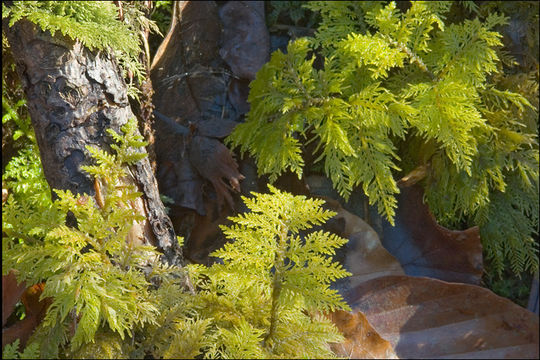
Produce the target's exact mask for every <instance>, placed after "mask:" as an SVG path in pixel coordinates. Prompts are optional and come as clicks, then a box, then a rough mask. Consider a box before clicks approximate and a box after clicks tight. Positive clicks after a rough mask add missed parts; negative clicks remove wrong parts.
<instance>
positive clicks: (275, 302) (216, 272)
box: [150, 186, 348, 359]
mask: <svg viewBox="0 0 540 360" xmlns="http://www.w3.org/2000/svg"><path fill="white" fill-rule="evenodd" d="M269 188H270V191H271V194H257V193H253V197H252V198H243V199H244V202H245V204H246V206H247V207H248V208H249V209H250V210H251V212H249V213H245V214H241V215H239V216H237V217H232V218H230V219H231V220H232V221H233V222H234V225H232V226H230V227H226V226H223V227H222V229H223V231H224V232H225V234H226V236H227V237H228V238H229V239H231V240H233V241H232V242H230V243H227V244H226V245H225V246H224V247H223V248H222V249H220V250H218V251H216V252H215V253H214V254H213V255H214V256H217V257H219V258H220V259H221V260H222V263H217V264H214V265H212V266H211V267H209V268H207V267H204V266H202V265H189V266H188V268H189V271H190V274H191V277H192V281H193V284H194V286H195V287H196V288H197V289H198V292H197V294H196V295H189V294H184V295H175V296H176V298H177V301H178V302H177V304H175V306H173V307H172V308H170V309H165V310H167V312H166V313H165V314H162V318H163V317H165V319H163V320H161V321H163V323H164V324H165V325H164V326H165V328H166V327H167V326H169V327H171V325H167V324H170V323H171V320H172V319H174V321H173V323H174V324H175V325H174V326H173V327H172V329H170V330H164V327H163V326H162V325H161V323H160V325H159V328H157V329H156V330H155V331H156V332H157V334H159V335H160V337H161V338H162V339H163V333H164V332H169V334H170V335H169V338H168V339H169V340H168V341H165V342H163V341H162V342H161V343H158V345H156V347H157V348H158V353H162V354H163V355H164V356H165V357H174V358H188V357H193V356H196V355H199V354H201V353H203V354H204V356H205V357H223V358H236V359H242V358H269V357H272V358H273V357H278V358H319V357H330V356H333V354H332V352H331V351H330V349H329V347H328V343H329V342H339V341H341V340H342V337H341V335H340V334H339V333H338V331H337V329H336V328H335V326H334V325H333V324H332V323H331V322H330V321H329V320H328V319H327V318H326V317H324V316H323V315H321V314H320V313H319V312H322V311H332V310H335V309H348V306H347V305H346V304H345V303H344V301H343V299H342V298H341V296H340V295H338V293H337V291H336V290H333V289H330V288H329V284H330V283H331V282H332V281H334V280H336V279H339V278H343V277H345V276H347V275H348V273H347V272H346V271H345V270H343V268H342V267H341V265H339V264H337V263H335V262H332V259H331V258H330V256H332V255H334V253H335V251H334V250H335V248H337V247H339V246H341V245H343V244H344V243H345V242H346V241H347V240H345V239H342V238H339V237H338V236H336V235H333V234H330V233H324V232H322V231H318V232H312V233H309V234H307V235H306V236H300V232H301V231H303V230H306V229H309V228H311V227H312V226H313V225H320V224H322V223H323V222H324V221H326V220H327V219H328V218H330V217H331V216H333V215H334V213H333V212H331V211H327V210H323V209H321V207H320V206H321V205H322V204H323V201H322V200H315V199H306V198H305V197H303V196H293V195H292V194H289V193H285V192H281V191H279V190H277V189H275V188H273V187H272V186H269ZM159 291H160V292H161V291H163V292H167V293H169V294H170V293H176V294H178V292H179V291H178V290H176V291H174V288H173V289H167V287H165V288H164V289H160V290H159ZM164 296H170V295H167V294H164ZM150 342H151V343H153V344H156V341H155V339H153V338H152V339H150Z"/></svg>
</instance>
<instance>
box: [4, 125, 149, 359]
mask: <svg viewBox="0 0 540 360" xmlns="http://www.w3.org/2000/svg"><path fill="white" fill-rule="evenodd" d="M135 129H136V122H135V121H134V120H132V121H130V122H129V123H128V124H127V125H125V126H123V127H122V130H123V131H124V132H125V133H126V134H125V136H123V137H121V136H118V135H116V134H114V136H113V137H114V138H115V139H116V140H117V141H118V142H119V145H115V146H114V148H115V150H116V151H117V155H116V156H114V155H108V154H106V153H104V152H103V151H100V150H96V149H94V150H92V149H89V150H90V151H91V153H92V154H93V156H94V158H95V159H96V160H97V163H98V164H99V165H98V166H87V167H85V169H86V170H87V171H88V172H89V173H91V174H94V175H95V176H97V179H98V180H99V181H100V182H101V184H102V186H103V190H104V192H105V193H106V194H107V196H106V201H105V206H103V208H101V207H98V206H96V204H95V202H94V200H93V198H92V197H89V196H87V195H77V196H74V195H73V194H72V193H71V192H70V191H69V190H68V191H60V190H55V192H56V194H57V195H58V197H59V199H58V200H56V201H54V202H53V203H52V204H51V208H49V209H47V211H48V213H49V214H50V215H49V216H48V218H49V219H50V223H49V224H48V227H47V226H46V225H45V224H44V223H43V220H44V219H41V221H35V222H33V223H29V220H30V221H32V220H36V219H37V218H38V217H39V214H36V213H35V210H40V209H41V208H40V207H39V206H36V207H35V206H33V205H35V202H34V203H33V202H31V200H32V197H30V198H29V199H28V200H30V202H28V201H27V202H26V203H25V202H24V201H22V202H21V203H22V204H23V205H19V204H20V203H19V202H17V201H16V200H15V198H14V197H13V195H12V196H11V197H10V199H9V200H8V203H7V206H6V207H3V208H2V212H3V218H4V216H5V219H6V220H4V222H3V226H4V228H5V229H6V231H5V234H6V235H7V236H4V237H3V239H2V245H3V250H4V251H3V254H2V260H3V262H2V273H3V274H6V273H7V272H8V271H9V270H10V269H15V270H16V272H17V274H18V280H19V281H23V280H24V281H27V283H29V284H33V283H37V282H41V281H43V280H45V281H46V285H45V290H44V292H43V295H42V296H43V297H51V298H52V299H53V302H52V305H51V306H50V307H49V309H48V311H47V315H46V317H45V319H44V321H43V323H42V324H41V331H40V332H39V333H40V337H38V340H37V341H38V342H39V343H40V351H41V355H42V356H53V357H55V356H58V353H59V349H60V346H62V345H63V344H64V343H65V342H66V340H67V339H68V334H69V333H70V329H69V326H70V324H72V325H74V324H76V326H75V327H74V328H73V329H71V331H73V333H72V336H70V339H69V340H70V350H71V351H75V350H77V349H78V348H79V347H80V346H81V345H83V344H85V343H88V342H90V341H92V340H93V339H94V336H95V334H96V332H97V331H98V329H99V328H100V327H102V326H104V327H106V328H109V329H110V330H112V331H114V332H116V333H118V334H119V335H120V337H121V338H122V339H124V338H125V336H126V335H127V336H131V335H132V330H133V328H134V326H135V325H137V324H140V325H142V324H145V323H149V322H153V321H155V320H154V319H155V317H156V314H157V309H156V307H155V305H154V304H152V303H151V302H150V301H149V289H148V288H149V283H148V281H147V280H146V278H145V275H144V273H143V272H142V270H143V269H144V268H145V266H146V263H147V262H149V261H152V260H153V258H154V257H156V256H157V252H156V250H155V249H154V248H153V247H149V246H136V245H134V244H132V243H131V242H127V241H126V236H127V234H128V231H129V230H130V228H131V227H132V225H133V222H134V221H138V220H141V219H142V216H141V215H138V214H136V213H135V212H134V211H135V210H133V209H132V207H131V206H129V202H130V201H132V200H134V199H136V198H137V197H139V196H140V193H137V192H136V191H135V189H134V187H133V186H126V185H122V184H121V183H120V177H122V176H124V175H126V172H125V167H124V166H123V165H121V164H125V163H132V162H133V161H136V160H137V159H140V158H141V157H142V156H143V155H144V154H142V153H140V152H137V151H135V150H133V149H132V147H133V146H135V147H138V146H141V145H144V143H143V142H141V137H140V136H137V135H136V134H135ZM34 164H36V162H34ZM37 164H38V163H37ZM40 190H42V189H40ZM19 193H20V191H19ZM23 199H25V200H26V198H23ZM39 204H41V203H39ZM41 205H43V204H41ZM27 210H30V211H29V212H30V214H28V213H27ZM68 211H70V212H72V213H73V214H74V216H75V218H76V219H77V227H76V228H70V227H67V226H66V225H64V223H65V217H66V214H67V213H68ZM29 215H30V217H29ZM46 218H47V217H46Z"/></svg>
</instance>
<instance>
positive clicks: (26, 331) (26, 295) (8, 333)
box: [2, 272, 52, 348]
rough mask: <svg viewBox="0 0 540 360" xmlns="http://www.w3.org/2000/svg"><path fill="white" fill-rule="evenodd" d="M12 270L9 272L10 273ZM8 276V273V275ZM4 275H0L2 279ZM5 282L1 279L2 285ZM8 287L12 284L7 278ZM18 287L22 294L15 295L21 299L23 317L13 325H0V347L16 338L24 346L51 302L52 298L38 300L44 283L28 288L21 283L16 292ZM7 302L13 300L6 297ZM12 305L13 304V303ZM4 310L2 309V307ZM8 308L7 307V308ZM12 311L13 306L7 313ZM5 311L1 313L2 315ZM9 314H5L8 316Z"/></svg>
mask: <svg viewBox="0 0 540 360" xmlns="http://www.w3.org/2000/svg"><path fill="white" fill-rule="evenodd" d="M12 273H13V272H10V274H12ZM8 276H9V275H8ZM4 278H5V277H2V280H4ZM5 284H6V283H5V282H4V281H2V285H5ZM7 285H8V289H11V288H10V286H11V285H12V280H11V279H8V281H7ZM20 287H23V292H22V296H21V295H19V296H18V297H17V301H16V302H18V301H19V299H20V300H21V301H22V303H23V305H24V309H25V314H26V316H25V318H24V319H23V320H21V321H17V322H16V323H14V324H13V325H11V326H10V327H8V328H4V327H2V347H4V346H5V345H7V344H11V343H12V342H13V341H15V340H16V339H19V340H20V343H19V346H20V347H21V348H23V347H24V345H25V344H26V341H28V338H29V337H30V335H32V333H33V332H34V330H35V328H36V327H37V326H38V325H39V324H40V323H41V321H42V320H43V318H44V317H45V314H46V313H47V308H48V307H49V305H50V304H51V303H52V299H50V298H47V299H44V300H42V301H40V300H39V298H40V296H41V294H42V293H43V290H44V288H45V284H44V283H40V284H35V285H33V286H30V287H28V288H24V284H21V286H19V287H18V288H17V292H20ZM4 289H5V287H3V288H2V292H3V294H4ZM8 302H9V304H11V303H12V302H13V300H12V299H8ZM13 307H14V304H13ZM2 310H4V309H2ZM8 310H9V309H8ZM12 311H13V308H11V311H9V314H11V312H12ZM4 314H5V313H3V314H2V316H3V317H4V316H5V315H4ZM9 314H7V315H8V316H9Z"/></svg>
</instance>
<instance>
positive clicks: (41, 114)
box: [2, 20, 183, 265]
mask: <svg viewBox="0 0 540 360" xmlns="http://www.w3.org/2000/svg"><path fill="white" fill-rule="evenodd" d="M2 27H3V30H4V32H5V34H6V35H7V37H8V40H9V43H10V46H11V49H12V52H13V56H14V58H15V61H16V64H17V72H18V74H19V76H20V78H21V83H22V86H23V89H24V92H25V94H26V98H27V105H28V109H29V112H30V116H31V120H32V125H33V127H34V130H35V133H36V139H37V143H38V146H39V150H40V155H41V161H42V164H43V170H44V173H45V177H46V179H47V181H48V183H49V185H50V186H51V188H55V189H63V190H66V189H68V190H71V191H72V192H73V193H87V194H90V195H93V196H95V190H94V187H93V181H92V178H91V177H90V176H89V175H88V174H86V173H84V172H83V171H82V170H81V169H80V166H81V165H89V164H90V163H91V160H90V157H89V154H88V152H87V150H86V148H85V147H86V146H87V145H93V146H98V147H100V148H103V149H106V150H110V147H109V144H110V142H111V139H110V138H109V137H108V136H107V135H106V132H105V130H106V129H107V128H112V129H114V130H115V131H116V132H120V127H121V126H122V125H124V124H125V123H126V122H127V121H128V120H129V119H130V118H133V117H134V115H133V113H132V111H131V108H130V106H129V102H128V98H127V95H126V84H125V82H124V80H123V79H122V77H121V76H120V71H119V69H118V65H117V63H116V61H115V59H114V58H113V57H112V55H110V54H109V53H108V52H105V51H103V52H97V51H96V52H91V51H89V50H88V49H86V48H85V47H84V46H82V45H81V44H80V43H78V42H75V41H72V40H71V39H69V38H65V37H62V36H61V35H60V33H59V32H57V33H56V34H55V36H51V35H50V33H49V32H43V31H41V30H39V29H38V28H37V27H36V26H35V25H34V24H32V23H30V22H29V21H26V20H21V21H18V22H17V23H16V24H14V25H13V26H12V27H8V26H7V23H6V21H5V20H4V21H3V23H2ZM140 151H146V150H144V149H142V150H140ZM130 170H131V173H132V177H133V179H132V181H133V182H134V183H135V184H136V185H137V186H138V188H139V191H141V192H142V193H143V196H142V201H141V203H139V204H136V208H138V210H139V211H142V212H144V215H145V216H146V218H147V220H146V221H145V223H144V224H141V228H142V229H144V230H143V232H142V236H143V239H141V240H143V242H146V243H150V244H153V245H155V246H156V247H157V248H158V249H159V250H160V251H162V252H163V253H164V257H165V259H166V261H167V262H169V263H171V264H178V265H181V264H182V263H183V258H182V253H181V250H180V248H179V246H178V242H177V240H176V236H175V233H174V230H173V227H172V223H171V221H170V219H169V217H168V216H167V215H166V213H165V209H164V207H163V204H162V202H161V199H160V197H159V192H158V188H157V183H156V180H155V178H154V175H153V173H152V170H151V168H150V164H149V161H148V159H147V158H145V159H144V160H142V161H140V162H138V163H137V164H136V165H134V166H132V167H131V168H130Z"/></svg>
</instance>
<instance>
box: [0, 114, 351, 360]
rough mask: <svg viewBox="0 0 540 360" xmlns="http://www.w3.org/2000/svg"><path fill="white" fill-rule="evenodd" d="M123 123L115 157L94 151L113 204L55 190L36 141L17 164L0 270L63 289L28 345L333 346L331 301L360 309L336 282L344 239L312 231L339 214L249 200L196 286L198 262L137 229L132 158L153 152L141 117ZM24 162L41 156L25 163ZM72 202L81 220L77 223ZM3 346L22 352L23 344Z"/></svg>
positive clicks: (101, 353) (10, 172) (82, 350)
mask: <svg viewBox="0 0 540 360" xmlns="http://www.w3.org/2000/svg"><path fill="white" fill-rule="evenodd" d="M122 131H123V132H124V135H122V136H121V135H118V134H116V133H115V132H114V131H110V130H109V134H110V135H111V136H112V137H113V139H114V140H115V141H116V144H115V145H112V148H113V149H114V150H115V151H116V155H112V154H108V153H107V152H105V151H102V150H100V149H92V148H89V149H88V150H89V152H90V153H91V154H92V156H93V158H94V159H95V161H96V165H94V166H86V167H84V170H86V171H87V172H89V173H90V174H92V175H93V176H95V177H96V179H97V181H99V183H100V184H101V188H102V192H103V195H104V203H103V206H97V204H96V203H95V201H94V200H93V198H92V197H89V196H86V195H78V196H74V195H73V194H71V193H70V192H69V191H58V190H55V192H56V193H57V194H58V197H59V199H58V200H56V201H54V202H52V201H51V199H50V195H49V192H48V191H47V189H46V182H45V180H44V179H43V175H42V171H41V167H40V166H39V164H40V163H39V159H38V158H37V155H36V153H35V152H30V151H25V152H23V153H22V154H21V155H20V156H19V157H18V158H15V159H14V160H13V161H12V162H11V163H10V164H9V165H8V167H7V171H6V175H5V179H6V180H8V179H9V181H8V182H7V184H8V186H9V189H10V190H11V194H10V197H9V199H8V201H7V203H6V204H5V206H3V209H2V210H3V227H4V237H3V241H2V245H3V253H2V260H3V262H2V272H3V274H6V273H7V272H8V271H9V270H10V269H15V271H16V273H17V274H18V275H17V277H18V280H19V281H23V280H24V281H27V283H30V284H32V283H36V282H41V281H44V282H45V290H44V293H43V295H42V298H45V297H49V298H51V299H52V305H51V306H50V307H49V308H48V311H47V314H46V316H45V319H44V321H43V322H42V323H41V325H40V326H39V327H38V328H37V329H36V331H35V333H34V334H33V335H32V337H31V338H30V340H29V342H28V346H27V348H26V349H25V351H24V352H23V354H22V355H21V357H23V356H26V355H24V354H30V353H32V354H33V355H32V356H33V357H35V356H36V351H39V356H41V357H59V356H62V357H69V358H79V357H83V358H88V357H90V358H143V357H145V356H146V355H148V354H152V356H154V357H155V358H163V357H164V358H194V357H196V356H199V357H200V356H204V357H206V358H215V357H224V358H267V357H284V358H291V357H308V358H315V357H331V356H333V353H332V352H331V351H330V348H329V345H328V343H329V342H339V341H341V340H342V336H341V335H340V334H339V332H338V330H337V329H336V327H335V326H334V325H333V324H332V323H331V322H330V320H328V318H326V317H325V316H323V315H322V313H323V312H326V311H332V310H335V309H348V306H347V305H346V304H345V303H344V301H343V299H342V298H341V297H340V296H339V295H338V293H337V291H336V290H333V289H330V288H329V285H330V283H331V282H332V281H334V280H336V279H339V278H343V277H345V276H347V275H348V273H347V272H346V271H345V270H344V269H343V268H342V267H341V265H338V264H337V263H335V262H333V261H332V259H331V256H332V255H334V253H335V251H334V250H335V248H337V247H339V246H341V245H342V244H344V243H345V242H346V240H345V239H342V238H339V237H337V236H336V235H333V234H329V233H324V232H322V231H318V232H312V233H309V234H305V233H304V232H303V231H304V230H306V229H309V228H311V227H312V226H314V225H320V224H322V223H323V222H324V221H326V220H327V219H328V218H330V217H331V216H333V215H334V213H333V212H331V211H327V210H323V209H321V207H320V206H321V205H322V204H323V201H322V200H310V199H306V198H305V197H302V196H293V195H291V194H288V193H282V192H280V191H278V190H277V189H275V188H273V187H271V186H270V189H271V192H272V194H254V198H249V199H248V198H245V199H244V200H245V202H246V205H247V206H248V207H249V208H250V210H251V212H250V213H247V214H243V215H239V216H237V217H234V218H232V220H233V221H234V222H235V225H233V226H230V227H224V228H223V230H224V232H225V234H226V235H227V237H229V238H230V239H231V240H232V242H231V243H229V244H227V245H226V246H225V247H224V248H223V249H221V250H218V251H216V252H215V253H214V255H215V256H216V257H219V258H221V263H218V264H214V265H213V266H211V267H209V268H207V267H204V266H201V265H191V266H188V268H187V270H188V271H189V274H190V278H191V281H192V283H193V284H194V285H195V291H187V290H186V288H185V286H184V285H183V284H184V283H185V280H183V279H185V278H186V272H185V270H186V269H179V268H175V267H168V266H166V265H163V264H161V263H160V262H159V261H156V260H157V256H158V255H159V254H158V253H157V251H156V250H155V249H154V248H153V247H150V246H140V245H136V244H134V243H133V242H131V241H126V239H127V235H128V232H129V230H130V228H131V227H132V225H133V223H134V221H139V220H141V219H142V216H141V215H138V214H136V213H135V212H134V210H133V209H132V207H131V206H129V205H130V204H129V203H130V202H131V201H133V200H135V199H136V198H137V197H138V196H140V193H137V192H136V191H135V188H134V187H133V186H127V185H125V181H124V179H125V177H126V176H129V175H128V174H129V171H127V170H126V169H127V168H126V166H125V165H127V164H133V163H134V162H136V161H138V160H139V159H141V158H142V157H143V156H144V155H145V154H144V153H142V152H141V151H140V150H137V148H138V147H140V146H144V145H145V143H144V142H143V141H142V139H141V137H140V136H139V135H136V123H135V121H133V120H132V121H130V122H128V123H127V124H126V125H125V126H123V127H122ZM22 161H24V162H25V163H28V164H33V165H32V167H30V168H29V169H25V167H24V166H23V165H22ZM30 180H33V181H35V183H32V182H31V181H30ZM69 211H70V212H72V213H73V214H74V216H75V218H76V220H77V226H76V228H73V227H68V226H66V225H65V220H66V214H67V213H68V212H69ZM39 212H41V215H42V216H43V218H40V217H39V215H40V213H39ZM301 231H302V233H300V232H301ZM5 351H6V352H5V353H4V354H5V355H6V354H7V356H8V357H15V356H17V354H18V353H17V352H16V346H15V345H13V346H10V347H8V348H6V349H5ZM29 356H30V355H29Z"/></svg>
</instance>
